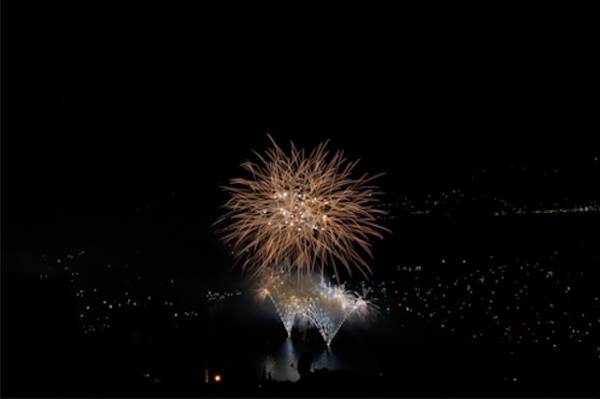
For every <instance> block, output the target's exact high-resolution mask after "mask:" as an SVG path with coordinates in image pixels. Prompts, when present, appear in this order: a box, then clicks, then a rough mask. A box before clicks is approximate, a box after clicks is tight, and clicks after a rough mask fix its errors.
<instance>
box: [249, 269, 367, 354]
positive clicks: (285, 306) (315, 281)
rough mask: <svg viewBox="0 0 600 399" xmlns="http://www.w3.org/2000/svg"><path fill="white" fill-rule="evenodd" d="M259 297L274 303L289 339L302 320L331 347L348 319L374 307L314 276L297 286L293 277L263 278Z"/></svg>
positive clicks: (275, 276) (355, 295)
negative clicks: (295, 326) (295, 323)
mask: <svg viewBox="0 0 600 399" xmlns="http://www.w3.org/2000/svg"><path fill="white" fill-rule="evenodd" d="M259 296H260V298H262V299H264V298H266V297H268V298H269V299H270V300H271V302H272V303H273V305H274V306H275V309H276V310H277V313H278V314H279V317H280V318H281V321H282V322H283V325H284V327H285V329H286V331H287V333H288V336H291V331H292V327H293V325H294V321H295V320H296V319H297V318H298V319H300V320H304V321H307V322H308V323H309V324H310V325H312V326H314V327H315V328H317V330H318V331H319V333H320V334H321V336H322V337H323V340H324V341H325V343H326V344H327V347H330V345H331V341H332V340H333V338H334V337H335V336H336V334H337V333H338V331H339V329H340V328H341V327H342V325H343V324H344V322H345V321H346V320H347V319H348V317H350V316H351V315H352V314H362V315H364V314H367V313H368V312H369V311H370V310H371V309H372V307H373V306H372V305H371V304H370V303H369V302H368V301H366V300H365V299H363V298H361V297H360V296H359V295H358V294H357V293H355V292H352V291H349V290H346V289H345V287H344V286H343V285H341V286H336V285H332V284H329V283H327V282H325V281H324V279H323V278H322V277H320V278H316V277H314V276H310V277H306V278H303V280H302V281H301V283H300V284H294V282H293V278H290V276H289V275H286V274H283V273H277V272H271V273H269V274H268V275H267V277H266V278H264V279H263V286H262V288H261V289H260V290H259Z"/></svg>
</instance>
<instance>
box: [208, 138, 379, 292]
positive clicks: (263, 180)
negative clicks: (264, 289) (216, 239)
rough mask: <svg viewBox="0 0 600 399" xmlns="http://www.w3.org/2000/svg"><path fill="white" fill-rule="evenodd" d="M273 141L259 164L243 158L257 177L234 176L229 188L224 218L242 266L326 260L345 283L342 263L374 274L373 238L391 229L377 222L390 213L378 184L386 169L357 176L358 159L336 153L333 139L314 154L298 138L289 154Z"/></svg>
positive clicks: (294, 265)
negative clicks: (331, 151)
mask: <svg viewBox="0 0 600 399" xmlns="http://www.w3.org/2000/svg"><path fill="white" fill-rule="evenodd" d="M269 139H270V140H271V142H272V145H273V146H272V148H270V149H268V150H267V151H266V153H265V154H264V155H261V154H258V153H255V154H256V156H257V158H258V161H257V162H250V161H247V162H245V163H243V164H242V167H243V168H244V169H245V170H246V171H248V172H249V173H250V175H251V178H235V179H231V181H230V185H229V186H226V187H224V190H225V191H226V192H228V193H229V194H230V198H229V200H228V201H227V203H226V204H225V208H226V213H225V214H224V215H223V216H222V217H221V218H220V219H219V220H218V221H217V223H218V224H222V225H223V226H224V227H223V230H224V231H223V238H224V240H225V242H227V243H229V244H231V245H232V246H233V248H234V254H235V256H236V257H237V258H239V259H243V263H242V267H243V268H251V269H254V270H255V271H261V270H262V269H264V268H269V267H273V265H283V267H284V269H286V270H287V271H290V272H291V271H298V272H302V273H304V274H309V273H311V272H312V271H313V270H314V269H318V270H320V271H321V272H322V271H323V269H324V268H325V266H326V265H327V266H330V267H332V268H333V272H334V274H335V276H336V279H337V280H338V281H339V274H338V267H339V266H340V265H341V266H343V267H344V268H345V269H346V270H347V271H348V273H349V274H351V272H352V268H356V269H358V270H359V271H360V272H361V273H362V274H364V275H365V276H367V275H368V273H369V272H370V269H369V265H368V264H367V262H366V261H365V259H364V257H365V255H368V256H371V257H372V253H371V243H370V238H371V237H379V238H382V234H381V233H382V231H384V230H386V229H385V228H383V227H382V226H380V225H379V224H378V223H377V220H376V218H377V216H378V215H380V214H383V213H384V211H382V210H379V209H377V208H376V207H375V205H376V203H377V202H378V200H377V198H376V197H377V195H378V194H380V192H378V191H377V188H376V186H373V185H372V184H371V182H372V180H373V179H375V178H377V177H379V176H380V175H375V176H368V175H366V174H364V175H362V176H360V177H353V176H352V172H353V170H354V168H355V166H356V164H357V162H358V161H356V162H350V161H348V160H347V159H346V158H344V156H343V153H342V152H336V153H335V154H333V155H332V156H331V157H330V156H329V155H330V154H329V151H327V149H326V145H327V143H324V144H320V145H319V146H317V147H316V148H315V149H314V150H312V151H311V152H310V153H309V154H308V155H307V154H306V153H305V151H304V150H300V149H297V148H296V147H295V146H294V145H293V144H292V146H291V152H290V153H289V154H287V153H286V152H285V151H283V150H282V149H281V148H280V147H278V146H277V144H276V143H275V141H274V140H273V139H272V137H271V136H269ZM223 222H226V223H223Z"/></svg>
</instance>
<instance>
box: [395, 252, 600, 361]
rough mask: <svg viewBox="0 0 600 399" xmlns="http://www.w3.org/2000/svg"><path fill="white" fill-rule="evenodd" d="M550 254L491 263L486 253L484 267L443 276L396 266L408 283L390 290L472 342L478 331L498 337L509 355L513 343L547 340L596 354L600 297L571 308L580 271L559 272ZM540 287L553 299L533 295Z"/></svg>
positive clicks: (405, 306)
mask: <svg viewBox="0 0 600 399" xmlns="http://www.w3.org/2000/svg"><path fill="white" fill-rule="evenodd" d="M554 256H555V255H553V256H551V257H550V260H549V261H546V262H527V261H523V260H515V262H514V263H512V264H496V263H494V262H492V258H491V259H490V261H491V263H492V265H491V266H490V267H489V268H485V269H483V268H477V269H475V270H473V271H471V272H469V273H467V274H465V275H463V276H461V277H453V278H450V279H447V280H446V279H443V278H441V277H439V276H437V277H435V278H433V279H428V278H427V275H425V273H423V272H422V270H421V269H418V270H417V268H416V267H412V268H411V267H402V268H400V270H401V271H402V272H405V273H406V274H405V276H403V279H402V280H403V281H405V282H406V283H407V284H410V285H411V287H410V288H407V289H405V290H404V291H403V292H399V291H398V290H396V291H395V292H396V293H397V294H398V295H397V308H398V309H400V310H401V311H403V312H406V313H409V314H415V315H416V316H417V317H420V318H423V319H425V320H427V321H429V322H430V323H432V324H433V325H437V326H439V327H440V328H443V329H447V330H448V331H450V332H453V333H454V332H456V333H461V334H465V335H467V336H469V337H471V338H472V339H473V340H474V341H476V342H477V341H480V340H482V339H483V338H484V336H486V337H487V338H490V336H495V337H499V339H500V342H503V343H504V344H506V345H508V347H509V349H508V350H509V351H510V353H511V354H514V352H515V346H519V345H547V346H549V347H550V348H552V350H558V349H559V348H560V346H561V345H565V346H566V344H574V345H576V346H577V345H578V346H579V347H580V348H582V350H584V349H585V348H588V349H589V348H592V349H591V350H592V351H595V352H596V356H598V357H599V358H600V348H599V347H598V345H597V344H596V345H594V340H595V339H597V336H598V335H597V333H598V331H599V330H600V317H598V314H597V311H596V312H594V307H595V308H596V309H597V308H598V307H600V299H599V298H598V296H595V297H589V298H587V300H588V302H589V305H590V306H589V309H587V310H586V309H583V310H582V309H581V308H580V307H578V308H575V307H574V306H573V301H574V298H575V297H577V298H579V299H578V300H579V301H580V300H581V297H582V295H584V294H583V293H581V292H578V289H577V287H579V286H581V284H582V282H583V281H584V279H585V276H584V272H583V271H578V272H572V271H568V272H561V271H560V269H559V268H556V267H553V266H552V264H551V261H552V259H553V258H554ZM542 263H546V265H542ZM419 276H420V277H419ZM540 287H544V288H543V290H542V291H543V292H555V293H556V295H552V297H553V298H554V299H553V300H551V301H550V300H545V298H541V297H537V296H536V292H539V291H540V289H541V288H540ZM584 296H585V295H584ZM474 321H476V322H475V323H473V322H474ZM474 326H475V327H474ZM476 326H479V328H477V327H476ZM490 327H491V329H490ZM490 333H491V334H490ZM569 347H571V348H572V347H573V346H571V345H569Z"/></svg>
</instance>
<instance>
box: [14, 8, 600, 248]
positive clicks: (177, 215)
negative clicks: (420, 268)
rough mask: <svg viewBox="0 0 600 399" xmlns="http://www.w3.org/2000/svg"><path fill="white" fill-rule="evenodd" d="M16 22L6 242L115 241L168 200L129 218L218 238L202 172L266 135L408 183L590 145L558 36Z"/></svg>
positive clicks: (576, 156) (140, 21) (587, 122)
mask: <svg viewBox="0 0 600 399" xmlns="http://www.w3.org/2000/svg"><path fill="white" fill-rule="evenodd" d="M22 18H23V20H22V21H19V20H17V19H15V20H14V22H12V24H13V28H12V33H11V35H12V37H13V40H14V41H12V42H11V44H10V46H8V51H9V53H8V54H9V56H8V57H7V60H8V63H7V69H6V71H7V73H8V74H9V75H7V76H8V79H7V85H6V87H7V91H8V93H9V94H10V101H9V103H8V105H7V110H8V111H10V113H9V114H8V115H7V118H6V122H7V123H8V124H9V126H10V129H7V134H4V135H3V139H4V144H5V145H3V149H4V153H3V157H2V158H3V168H2V169H3V182H4V187H5V190H4V193H5V195H4V198H3V199H4V200H3V206H4V209H5V210H6V212H4V222H5V223H3V225H4V226H5V228H6V229H7V231H8V232H10V234H7V239H8V241H7V244H8V245H7V246H6V249H7V250H9V251H10V250H12V249H13V248H15V249H16V248H21V249H22V250H27V249H28V248H31V247H32V246H33V247H36V246H37V245H41V246H43V242H45V241H48V240H57V241H59V242H60V241H61V240H64V241H65V242H66V241H69V242H77V241H78V240H79V241H82V245H83V244H85V243H86V240H87V244H89V243H90V242H94V241H95V242H105V241H106V237H107V236H110V237H111V238H114V239H115V241H116V242H122V240H120V237H128V236H131V235H133V232H132V231H127V226H129V225H131V224H132V223H130V222H131V220H132V218H133V219H134V218H135V217H136V214H139V213H140V212H142V213H143V212H151V211H152V209H155V208H158V209H161V208H164V207H165V206H166V204H170V205H169V206H170V208H169V209H171V211H169V212H166V213H164V214H161V213H160V212H157V215H156V218H161V217H163V218H165V221H164V222H165V223H162V222H160V221H159V223H155V224H157V225H160V226H162V227H161V229H162V230H163V231H162V232H161V233H160V234H159V233H158V232H156V231H154V230H152V231H151V232H149V231H148V230H147V229H145V228H144V227H143V226H142V227H140V225H139V224H137V225H136V226H137V227H136V229H138V230H139V231H140V232H141V234H148V235H149V236H150V238H149V239H151V240H155V241H152V242H157V243H158V242H161V239H163V238H165V237H167V236H168V237H175V238H171V239H173V240H176V241H178V242H179V243H180V244H179V245H181V246H183V247H187V248H192V247H194V246H195V245H198V244H197V243H203V244H201V245H204V244H206V243H209V244H208V245H217V244H216V243H215V241H216V238H215V236H214V231H213V230H211V228H210V224H211V223H212V222H213V221H214V220H215V218H216V217H217V215H218V206H219V205H220V204H221V203H222V201H223V198H224V197H223V195H222V194H221V192H220V191H219V189H218V185H219V184H222V183H224V182H226V181H227V179H228V178H230V177H232V176H234V175H236V174H237V172H238V171H239V169H238V165H239V163H240V162H241V161H243V160H245V159H247V158H248V157H249V156H251V153H250V150H251V149H257V150H261V149H263V148H264V147H265V146H266V145H267V143H268V140H267V138H266V133H271V134H272V135H273V136H274V137H275V138H276V139H277V140H278V141H279V142H280V143H281V144H287V141H288V140H290V139H291V140H294V141H295V142H297V143H299V144H301V145H305V146H313V145H316V144H317V143H318V142H320V141H323V140H325V139H327V138H330V139H331V147H332V148H342V149H344V150H346V151H347V153H348V154H349V156H350V157H351V158H362V160H363V162H362V163H361V167H362V168H364V169H362V170H363V171H369V172H379V171H385V172H386V173H387V177H386V178H385V180H384V184H385V185H386V187H387V188H393V189H394V190H395V189H400V190H402V189H404V190H406V191H410V190H413V191H414V190H417V191H419V190H421V191H428V190H430V189H431V190H432V191H435V190H437V189H439V188H441V187H443V186H444V185H447V184H448V181H449V179H461V178H463V176H466V175H468V173H470V171H472V170H476V169H477V168H480V167H492V168H493V167H494V166H495V165H496V166H498V165H500V166H503V165H506V164H507V163H511V162H516V163H519V162H521V163H523V162H527V163H528V164H530V165H546V164H547V165H549V166H548V167H554V165H556V164H559V165H573V163H577V162H583V161H586V160H588V159H591V158H589V157H593V156H594V155H595V152H597V151H595V149H594V147H593V146H592V141H591V140H593V135H594V132H595V130H597V129H593V126H594V121H593V120H591V117H590V115H591V112H590V110H591V109H592V108H591V107H592V102H590V101H589V97H588V94H589V93H590V92H591V91H592V89H591V87H592V84H595V82H592V81H590V80H589V72H590V71H592V70H594V68H593V63H592V58H593V57H592V55H591V54H590V53H589V52H588V51H584V49H583V48H580V47H579V46H580V45H581V46H582V45H583V44H582V43H581V44H578V42H576V41H569V40H567V39H564V38H561V37H560V36H557V37H549V38H547V40H541V38H539V37H536V35H531V36H528V39H524V38H523V37H519V35H516V34H515V35H511V34H508V33H507V32H503V31H498V32H496V33H492V34H491V35H487V36H481V35H479V34H478V32H477V30H474V31H468V30H460V29H459V30H458V32H459V33H455V34H454V35H446V34H444V33H443V32H433V31H430V30H428V29H426V28H425V27H423V26H408V25H405V24H403V25H401V26H395V25H394V24H381V26H379V27H378V28H377V30H375V31H372V32H370V34H369V35H367V34H363V33H364V32H363V33H360V32H361V30H360V29H359V30H352V31H351V30H348V31H347V32H344V31H338V32H337V33H333V34H331V35H328V36H327V39H324V38H323V37H322V36H320V35H319V34H317V32H315V31H313V30H312V29H310V28H309V27H308V26H297V27H296V28H297V29H293V28H292V27H290V26H288V27H287V28H288V29H289V28H292V29H290V30H292V31H293V32H292V33H293V34H291V35H289V36H286V37H282V36H281V35H280V32H281V31H282V30H283V29H284V28H285V27H286V22H285V21H284V20H281V21H277V20H272V21H270V22H271V24H266V23H264V22H263V21H258V20H248V19H245V18H244V14H243V12H242V11H241V10H235V11H234V10H230V11H228V12H225V13H222V12H216V11H214V10H209V9H200V8H197V9H192V8H190V9H174V8H173V9H168V10H167V9H161V8H154V7H150V6H136V7H134V6H131V7H123V6H119V7H113V8H111V7H108V6H102V7H100V6H98V7H95V6H94V7H92V6H82V5H76V6H73V5H63V6H59V5H55V4H47V5H43V6H38V7H36V8H34V9H32V10H28V13H27V14H23V15H22ZM325 25H326V24H325ZM246 26H248V27H247V28H246ZM234 27H235V28H236V29H234ZM325 30H327V26H325ZM250 32H251V33H250ZM584 154H586V155H584ZM587 154H589V157H588V155H587ZM586 162H587V161H586ZM359 169H360V168H359ZM457 176H458V177H457ZM583 178H584V179H585V178H587V177H585V176H584V177H583ZM590 185H591V184H590ZM580 186H581V185H580ZM584 186H585V185H584ZM136 212H137V213H136ZM167 221H168V222H167ZM133 224H135V223H133ZM152 237H153V238H152ZM115 245H116V244H115ZM119 245H122V244H119ZM131 245H135V244H131ZM211 248H212V247H211ZM190 250H191V249H190Z"/></svg>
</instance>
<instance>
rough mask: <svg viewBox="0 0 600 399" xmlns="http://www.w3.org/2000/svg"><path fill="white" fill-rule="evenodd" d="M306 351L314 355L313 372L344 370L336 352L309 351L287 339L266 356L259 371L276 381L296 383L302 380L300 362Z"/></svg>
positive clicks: (324, 350) (297, 342)
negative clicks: (299, 372)
mask: <svg viewBox="0 0 600 399" xmlns="http://www.w3.org/2000/svg"><path fill="white" fill-rule="evenodd" d="M306 351H311V352H312V355H313V359H314V360H313V363H312V367H311V370H312V371H316V370H320V369H328V370H339V369H342V366H343V365H342V362H341V361H340V359H339V357H338V356H337V355H336V354H335V351H334V350H327V349H309V348H308V347H307V345H306V344H304V343H303V342H302V341H297V340H294V339H291V338H287V339H285V340H284V341H283V342H282V343H281V345H279V346H278V347H277V348H276V349H275V350H274V351H272V352H271V353H269V354H267V355H265V356H264V358H263V360H262V361H261V362H260V363H259V367H258V371H259V373H261V374H263V373H264V375H266V376H267V378H271V379H272V380H275V381H291V382H296V381H298V380H299V379H300V374H298V360H299V359H300V356H302V354H303V353H305V352H306Z"/></svg>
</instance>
